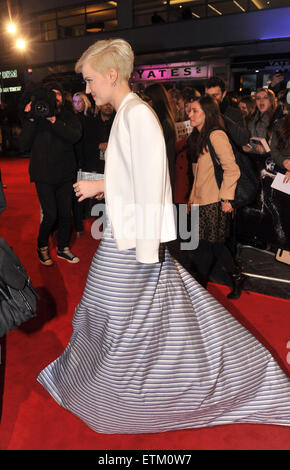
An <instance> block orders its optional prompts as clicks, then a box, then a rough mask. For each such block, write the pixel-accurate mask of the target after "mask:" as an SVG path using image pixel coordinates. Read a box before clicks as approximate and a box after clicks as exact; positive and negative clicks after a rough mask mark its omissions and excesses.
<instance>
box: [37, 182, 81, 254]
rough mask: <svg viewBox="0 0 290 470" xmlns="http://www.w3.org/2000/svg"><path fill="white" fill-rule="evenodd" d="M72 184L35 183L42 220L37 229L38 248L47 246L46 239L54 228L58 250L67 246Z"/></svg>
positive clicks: (69, 228)
mask: <svg viewBox="0 0 290 470" xmlns="http://www.w3.org/2000/svg"><path fill="white" fill-rule="evenodd" d="M72 185H73V182H72V181H69V182H66V183H63V184H46V183H35V186H36V190H37V194H38V198H39V202H40V205H41V208H42V212H43V219H42V222H41V224H40V227H39V233H38V239H37V243H38V247H39V248H41V247H44V246H48V239H49V236H50V234H51V232H52V231H53V229H54V228H55V226H56V223H57V229H58V248H59V249H60V250H62V249H63V248H64V247H66V246H68V244H69V238H70V230H71V207H72V191H73V187H72Z"/></svg>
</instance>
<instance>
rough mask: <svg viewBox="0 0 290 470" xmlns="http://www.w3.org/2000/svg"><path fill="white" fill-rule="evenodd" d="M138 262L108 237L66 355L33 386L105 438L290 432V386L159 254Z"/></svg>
mask: <svg viewBox="0 0 290 470" xmlns="http://www.w3.org/2000/svg"><path fill="white" fill-rule="evenodd" d="M162 256H163V258H162V261H161V262H160V263H156V264H141V263H138V262H137V261H136V259H135V250H134V249H132V250H127V251H118V250H117V248H116V245H115V242H114V240H113V238H112V235H111V232H110V228H109V227H108V228H107V229H106V231H105V233H104V236H103V240H102V241H101V243H100V246H99V249H98V250H97V252H96V254H95V256H94V258H93V261H92V264H91V267H90V271H89V275H88V279H87V284H86V288H85V291H84V294H83V297H82V300H81V302H80V303H79V305H78V306H77V308H76V311H75V314H74V318H73V334H72V337H71V339H70V341H69V343H68V345H67V347H66V349H65V350H64V352H63V354H62V355H61V356H60V357H58V358H57V359H56V360H55V361H54V362H52V363H51V364H50V365H48V366H47V367H46V368H45V369H44V370H43V371H42V372H41V373H40V374H39V376H38V381H39V382H40V383H41V384H42V385H43V386H44V387H45V388H46V389H47V390H48V392H49V393H50V394H51V395H52V396H53V397H54V399H55V400H56V401H57V402H58V403H59V404H60V405H61V406H63V407H64V408H66V409H67V410H69V411H71V412H72V413H74V414H75V415H77V416H78V417H79V418H80V419H82V420H83V421H84V422H85V423H87V425H88V426H90V427H91V428H92V429H94V430H95V431H97V432H101V433H153V432H162V431H167V430H174V429H188V428H196V427H204V426H215V425H221V424H228V423H272V424H279V425H290V381H289V378H288V377H287V376H286V375H285V374H284V372H283V371H282V370H281V369H280V368H279V366H278V364H277V363H276V361H275V360H274V359H273V357H272V356H271V354H270V353H269V352H268V350H267V349H265V348H264V346H262V345H261V344H260V343H259V342H258V341H257V340H256V339H255V337H253V336H252V335H251V334H250V333H249V332H248V331H247V330H246V329H245V328H244V327H243V326H241V324H240V323H239V322H238V321H236V320H235V319H234V318H233V317H232V315H231V314H230V313H229V312H228V311H227V310H225V309H224V308H223V307H222V306H221V305H220V304H219V303H218V302H217V301H216V300H215V299H214V298H213V297H212V296H211V295H210V294H209V293H208V292H207V291H206V290H205V289H203V288H202V287H201V286H200V285H199V284H198V283H197V282H196V281H195V280H194V279H193V278H192V277H191V276H190V274H189V273H188V272H187V271H186V270H185V269H183V268H182V266H181V265H180V264H179V263H178V262H177V261H176V260H175V259H174V258H172V257H171V256H170V254H169V253H168V251H167V250H166V249H165V250H164V252H163V255H162Z"/></svg>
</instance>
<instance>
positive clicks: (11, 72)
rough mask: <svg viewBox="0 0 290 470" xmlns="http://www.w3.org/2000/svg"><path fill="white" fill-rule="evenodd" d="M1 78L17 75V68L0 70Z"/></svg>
mask: <svg viewBox="0 0 290 470" xmlns="http://www.w3.org/2000/svg"><path fill="white" fill-rule="evenodd" d="M0 74H1V77H2V78H16V77H17V70H5V71H4V72H0Z"/></svg>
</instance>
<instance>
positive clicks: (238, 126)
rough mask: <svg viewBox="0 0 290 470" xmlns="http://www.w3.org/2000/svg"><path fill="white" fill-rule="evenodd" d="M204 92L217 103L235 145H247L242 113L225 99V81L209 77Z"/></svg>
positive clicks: (246, 133)
mask: <svg viewBox="0 0 290 470" xmlns="http://www.w3.org/2000/svg"><path fill="white" fill-rule="evenodd" d="M205 93H206V94H207V95H209V96H211V97H212V98H214V99H215V100H216V101H217V103H218V104H219V107H220V111H221V113H222V117H223V120H224V123H225V127H226V131H227V133H228V137H229V138H230V139H231V141H232V143H234V145H235V146H237V147H242V146H243V145H247V144H248V142H249V140H250V133H249V131H248V129H247V127H246V125H245V121H244V118H243V114H242V112H241V111H240V109H239V108H238V107H234V106H232V105H231V103H230V102H229V100H228V99H227V91H226V87H225V82H224V81H223V80H222V79H221V78H219V77H211V78H210V79H208V80H207V82H206V84H205Z"/></svg>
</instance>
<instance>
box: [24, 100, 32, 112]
mask: <svg viewBox="0 0 290 470" xmlns="http://www.w3.org/2000/svg"><path fill="white" fill-rule="evenodd" d="M31 103H32V101H29V103H27V105H26V106H25V108H24V112H25V113H30V111H31Z"/></svg>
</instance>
